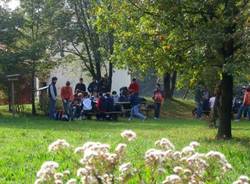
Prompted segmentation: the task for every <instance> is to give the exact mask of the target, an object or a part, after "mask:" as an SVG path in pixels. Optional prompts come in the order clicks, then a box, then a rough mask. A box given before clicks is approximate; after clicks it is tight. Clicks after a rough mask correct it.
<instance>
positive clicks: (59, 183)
mask: <svg viewBox="0 0 250 184" xmlns="http://www.w3.org/2000/svg"><path fill="white" fill-rule="evenodd" d="M55 184H63V181H62V180H55Z"/></svg>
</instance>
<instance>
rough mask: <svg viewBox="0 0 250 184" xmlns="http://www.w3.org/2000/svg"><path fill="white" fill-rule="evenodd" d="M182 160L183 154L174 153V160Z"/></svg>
mask: <svg viewBox="0 0 250 184" xmlns="http://www.w3.org/2000/svg"><path fill="white" fill-rule="evenodd" d="M180 158H181V152H179V151H176V152H174V153H173V159H175V160H178V159H180Z"/></svg>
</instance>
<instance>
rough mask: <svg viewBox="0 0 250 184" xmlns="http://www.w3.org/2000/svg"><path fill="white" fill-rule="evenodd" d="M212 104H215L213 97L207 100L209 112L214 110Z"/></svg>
mask: <svg viewBox="0 0 250 184" xmlns="http://www.w3.org/2000/svg"><path fill="white" fill-rule="evenodd" d="M214 102H215V96H212V97H211V98H210V99H209V107H210V110H213V108H214Z"/></svg>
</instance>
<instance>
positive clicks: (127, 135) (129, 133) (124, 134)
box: [121, 130, 136, 141]
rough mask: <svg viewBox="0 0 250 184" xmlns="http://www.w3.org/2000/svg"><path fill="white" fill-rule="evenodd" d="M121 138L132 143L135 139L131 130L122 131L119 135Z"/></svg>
mask: <svg viewBox="0 0 250 184" xmlns="http://www.w3.org/2000/svg"><path fill="white" fill-rule="evenodd" d="M121 136H122V138H126V139H128V141H134V140H135V139H136V133H135V132H133V131H132V130H124V131H123V132H122V133H121Z"/></svg>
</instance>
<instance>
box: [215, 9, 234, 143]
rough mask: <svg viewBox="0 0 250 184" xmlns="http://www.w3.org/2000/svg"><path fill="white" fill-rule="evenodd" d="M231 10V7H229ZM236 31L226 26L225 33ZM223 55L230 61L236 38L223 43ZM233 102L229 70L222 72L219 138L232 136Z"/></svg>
mask: <svg viewBox="0 0 250 184" xmlns="http://www.w3.org/2000/svg"><path fill="white" fill-rule="evenodd" d="M229 10H230V9H229ZM234 32H235V29H234V25H231V26H228V27H226V28H225V33H230V34H233V33H234ZM222 55H223V57H224V63H225V64H226V63H228V62H230V59H231V58H232V57H233V55H234V40H233V38H230V39H229V40H226V41H225V42H224V44H223V48H222ZM232 102H233V76H232V74H229V73H228V72H224V73H222V80H221V107H220V111H221V113H220V115H219V116H220V117H219V118H220V125H219V129H218V133H217V138H218V139H230V138H232V132H231V113H232Z"/></svg>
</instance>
